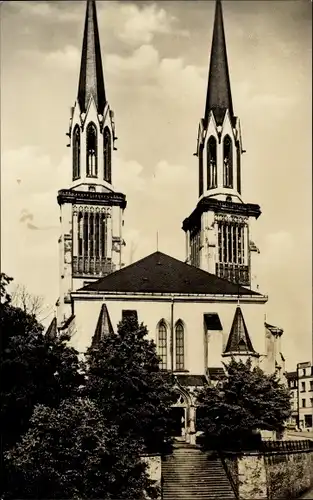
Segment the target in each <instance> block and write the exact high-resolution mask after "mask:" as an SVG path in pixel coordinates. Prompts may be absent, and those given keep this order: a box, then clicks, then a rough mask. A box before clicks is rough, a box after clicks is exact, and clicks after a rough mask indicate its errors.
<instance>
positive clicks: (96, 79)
mask: <svg viewBox="0 0 313 500" xmlns="http://www.w3.org/2000/svg"><path fill="white" fill-rule="evenodd" d="M91 97H93V98H94V101H95V104H96V107H97V111H98V113H99V114H102V113H103V110H104V106H105V104H106V96H105V89H104V78H103V69H102V59H101V49H100V39H99V29H98V21H97V10H96V2H95V0H87V4H86V18H85V27H84V37H83V48H82V57H81V65H80V75H79V84H78V96H77V98H78V102H79V105H80V109H81V112H82V113H85V112H86V110H87V106H88V103H89V100H90V98H91Z"/></svg>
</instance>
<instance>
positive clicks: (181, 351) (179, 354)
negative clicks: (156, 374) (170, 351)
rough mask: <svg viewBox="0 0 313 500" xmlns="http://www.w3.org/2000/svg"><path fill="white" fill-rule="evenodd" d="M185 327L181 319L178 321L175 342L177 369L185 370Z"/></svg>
mask: <svg viewBox="0 0 313 500" xmlns="http://www.w3.org/2000/svg"><path fill="white" fill-rule="evenodd" d="M184 340H185V339H184V327H183V324H182V322H181V321H178V322H177V323H176V328H175V344H176V370H183V369H184V367H185V363H184V358H185V345H184V344H185V343H184Z"/></svg>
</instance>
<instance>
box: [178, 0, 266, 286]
mask: <svg viewBox="0 0 313 500" xmlns="http://www.w3.org/2000/svg"><path fill="white" fill-rule="evenodd" d="M244 152H245V151H244V150H243V148H242V137H241V130H240V123H239V119H238V118H237V117H236V116H235V115H234V110H233V102H232V94H231V87H230V78H229V70H228V61H227V51H226V42H225V33H224V24H223V13H222V4H221V1H220V0H217V1H216V7H215V18H214V27H213V38H212V47H211V58H210V68H209V77H208V87H207V96H206V105H205V111H204V118H203V119H201V120H200V124H199V129H198V141H197V152H196V153H195V155H196V156H197V157H198V162H199V198H198V203H197V206H196V208H195V210H194V211H193V212H192V214H191V215H190V216H189V217H188V218H186V219H185V220H184V222H183V230H184V231H185V233H186V253H187V256H186V262H187V263H189V264H191V265H193V266H196V267H199V268H201V269H204V270H205V271H208V272H210V273H213V274H216V275H218V276H219V277H221V278H225V279H227V280H229V281H232V282H234V283H237V284H238V285H239V284H240V285H244V286H246V287H252V288H255V287H256V283H255V276H254V275H253V274H252V269H251V267H252V266H251V257H252V254H253V253H258V252H259V251H258V249H257V247H256V246H255V245H254V243H253V242H252V241H251V240H250V234H249V226H250V219H251V218H252V219H253V218H255V219H257V218H258V217H259V215H260V214H261V211H260V207H259V205H255V204H251V203H245V202H244V201H243V197H242V189H241V158H242V154H243V153H244Z"/></svg>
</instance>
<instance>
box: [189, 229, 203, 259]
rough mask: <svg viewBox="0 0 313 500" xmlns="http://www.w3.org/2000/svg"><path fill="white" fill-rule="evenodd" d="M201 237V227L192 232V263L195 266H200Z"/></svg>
mask: <svg viewBox="0 0 313 500" xmlns="http://www.w3.org/2000/svg"><path fill="white" fill-rule="evenodd" d="M200 237H201V232H200V229H194V230H193V232H191V234H190V263H191V265H192V266H195V267H200V246H201V240H200Z"/></svg>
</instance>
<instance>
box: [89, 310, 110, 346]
mask: <svg viewBox="0 0 313 500" xmlns="http://www.w3.org/2000/svg"><path fill="white" fill-rule="evenodd" d="M112 333H114V330H113V327H112V323H111V319H110V315H109V312H108V309H107V306H106V305H105V304H102V307H101V310H100V314H99V318H98V322H97V326H96V329H95V333H94V336H93V339H92V345H96V344H97V343H98V342H100V341H101V340H102V339H103V337H105V336H106V335H111V334H112Z"/></svg>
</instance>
